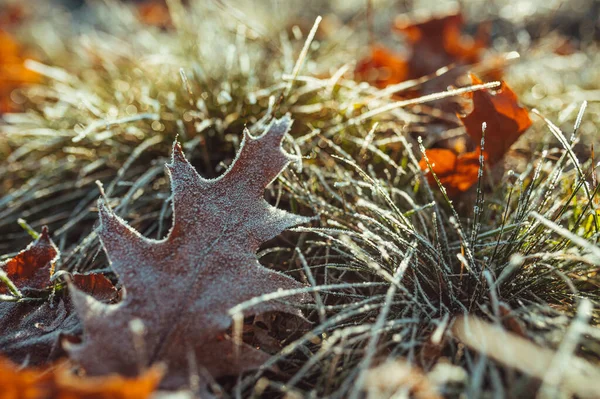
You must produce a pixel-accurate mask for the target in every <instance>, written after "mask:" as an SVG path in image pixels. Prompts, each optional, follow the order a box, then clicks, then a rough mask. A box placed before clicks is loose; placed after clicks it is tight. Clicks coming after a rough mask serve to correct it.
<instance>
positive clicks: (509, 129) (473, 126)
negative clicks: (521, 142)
mask: <svg viewBox="0 0 600 399" xmlns="http://www.w3.org/2000/svg"><path fill="white" fill-rule="evenodd" d="M471 80H472V82H473V84H474V85H477V84H482V83H483V82H482V81H481V80H480V79H479V78H478V77H477V76H475V75H473V74H471ZM468 97H470V98H471V99H472V100H473V110H472V111H471V113H469V114H468V115H466V116H459V117H460V120H461V121H462V123H463V124H464V125H465V129H466V131H467V134H468V135H469V137H471V139H472V140H473V142H474V143H475V144H476V145H477V146H479V143H480V142H481V136H482V128H481V126H482V124H483V123H484V122H485V123H486V125H487V127H486V131H485V146H484V151H485V153H486V154H487V156H488V158H489V161H490V164H492V165H493V164H495V163H496V162H498V161H499V160H500V159H502V157H503V156H504V154H506V152H507V151H508V149H509V148H510V146H512V145H513V144H514V143H515V142H516V141H517V140H518V139H519V137H521V135H522V134H523V133H524V132H525V130H527V129H528V128H529V126H531V119H530V118H529V113H528V112H527V110H526V109H525V108H523V107H521V106H519V102H518V99H517V95H516V94H515V93H514V92H513V91H512V90H511V89H510V87H508V85H507V84H506V83H504V82H502V85H501V86H500V88H499V89H498V90H497V91H495V92H492V91H490V90H479V91H475V92H472V93H468Z"/></svg>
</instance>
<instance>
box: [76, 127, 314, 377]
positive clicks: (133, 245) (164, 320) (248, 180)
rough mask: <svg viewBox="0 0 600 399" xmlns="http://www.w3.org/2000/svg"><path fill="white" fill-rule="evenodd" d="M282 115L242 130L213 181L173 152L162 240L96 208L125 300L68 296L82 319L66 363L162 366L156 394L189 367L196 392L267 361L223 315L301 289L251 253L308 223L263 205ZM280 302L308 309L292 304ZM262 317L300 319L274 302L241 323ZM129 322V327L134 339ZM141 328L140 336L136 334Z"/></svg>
mask: <svg viewBox="0 0 600 399" xmlns="http://www.w3.org/2000/svg"><path fill="white" fill-rule="evenodd" d="M291 124H292V121H291V119H290V117H289V116H285V117H283V118H281V119H279V120H275V121H273V123H272V124H271V125H270V126H269V127H268V128H267V129H266V131H265V133H264V134H263V135H262V136H260V137H256V138H255V137H252V136H250V133H249V132H248V131H247V130H246V131H245V132H244V139H243V141H242V145H241V148H240V150H239V152H238V155H237V157H236V159H235V160H234V162H233V164H232V165H231V167H230V168H229V169H228V170H227V172H226V173H225V174H224V175H222V176H220V177H218V178H216V179H213V180H207V179H204V178H202V177H201V176H200V175H198V173H197V172H196V170H195V169H194V167H193V166H192V165H191V164H190V163H189V162H188V161H187V160H186V159H185V157H184V155H183V152H182V149H181V147H180V145H179V144H175V145H174V147H173V155H172V160H171V163H170V164H168V165H167V169H168V172H169V175H170V177H171V185H172V191H173V201H172V202H173V214H174V216H173V218H174V221H173V226H172V228H171V231H170V232H169V234H168V236H167V237H166V238H164V239H162V240H151V239H148V238H145V237H143V236H142V235H141V234H140V233H138V232H137V231H135V230H134V229H133V228H131V227H130V226H128V225H127V223H126V222H125V221H124V220H123V219H121V218H119V217H118V216H116V215H115V214H114V213H113V212H112V211H111V210H110V209H109V208H107V206H106V205H105V204H104V202H103V201H100V203H99V210H100V230H99V236H100V239H101V241H102V245H103V247H104V250H105V251H106V253H107V255H108V258H109V260H110V262H111V267H112V268H113V269H114V270H115V272H116V273H117V275H118V276H119V279H120V280H121V282H122V284H123V286H124V288H125V295H124V298H123V301H122V302H120V303H118V304H115V305H105V304H102V303H100V302H98V301H97V300H95V299H94V298H92V297H90V296H88V295H85V294H83V293H82V292H80V291H79V290H77V289H73V290H72V294H73V300H74V303H75V305H76V309H77V312H78V314H79V315H80V317H81V318H82V320H83V324H84V337H83V342H82V343H81V344H76V345H73V344H70V345H69V347H68V348H67V349H68V352H69V354H70V356H71V357H72V358H73V359H74V360H76V361H77V362H78V363H79V364H81V365H82V366H83V367H84V368H85V370H86V371H87V372H88V373H89V374H90V375H105V374H109V373H113V372H118V373H120V374H123V375H128V376H132V375H136V374H137V373H138V371H139V367H140V365H141V366H145V365H151V364H153V363H155V362H159V361H160V362H165V363H166V364H167V365H168V372H167V376H166V377H165V380H164V382H163V384H162V385H163V387H167V388H174V387H180V386H183V385H186V384H187V382H188V381H189V377H190V373H191V371H190V367H189V364H190V362H195V363H196V364H197V365H198V369H199V370H200V376H199V378H200V386H201V387H205V386H206V384H207V383H208V382H209V381H210V378H208V377H207V376H206V372H208V373H209V374H210V376H212V378H218V377H220V376H223V375H235V374H238V373H241V372H244V371H246V370H250V369H254V368H256V367H258V366H259V365H260V364H262V363H263V362H264V360H265V359H266V358H268V356H267V355H266V354H265V353H264V352H261V351H259V350H256V349H254V348H253V347H251V346H249V345H246V344H240V345H239V346H237V345H236V344H235V343H234V342H233V341H232V340H231V339H229V338H228V337H227V336H225V335H224V334H223V333H224V332H225V331H226V330H227V329H228V328H230V327H231V325H232V318H231V316H230V315H229V313H228V311H229V310H230V309H231V308H232V307H233V306H235V305H237V304H239V303H241V302H243V301H246V300H248V299H251V298H254V297H257V296H260V295H264V294H268V293H272V292H274V291H277V290H278V289H291V288H300V287H302V286H303V285H302V284H300V283H299V282H297V281H295V280H294V279H292V278H290V277H288V276H286V275H284V274H281V273H278V272H275V271H272V270H269V269H267V268H265V267H263V266H261V265H260V264H259V263H258V260H257V258H256V255H255V253H256V251H257V249H258V247H259V245H261V244H262V243H263V242H265V241H266V240H269V239H271V238H273V237H275V236H277V235H278V234H279V233H281V232H282V231H283V230H285V229H287V228H289V227H292V226H296V225H298V224H300V223H305V222H307V221H309V220H310V219H308V218H306V217H302V216H298V215H292V214H290V213H288V212H285V211H283V210H280V209H276V208H274V207H272V206H271V205H269V204H268V203H267V202H266V201H265V199H264V198H263V196H264V189H265V187H266V186H267V185H268V184H269V183H270V182H271V181H272V180H273V179H275V178H276V177H277V175H278V174H279V173H280V172H281V171H282V170H283V169H284V168H285V167H286V166H287V165H288V163H289V162H290V157H289V156H288V155H287V154H285V153H284V152H283V150H282V149H281V140H282V139H283V136H284V135H285V134H286V132H287V131H288V129H289V127H290V126H291ZM287 301H288V302H289V301H292V302H301V301H302V302H304V301H310V296H309V295H297V296H294V297H290V298H287ZM269 311H283V312H287V313H291V314H295V315H300V311H298V310H297V309H295V308H294V307H292V306H290V305H285V304H283V303H279V302H273V301H270V302H262V303H260V304H258V305H256V306H254V307H253V308H251V309H249V310H248V311H247V312H246V313H244V316H251V315H256V314H261V313H264V312H269ZM132 323H133V324H135V325H137V327H140V328H136V329H134V330H135V331H133V332H132V329H131V326H132ZM142 326H143V327H142Z"/></svg>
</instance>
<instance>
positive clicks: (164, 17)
mask: <svg viewBox="0 0 600 399" xmlns="http://www.w3.org/2000/svg"><path fill="white" fill-rule="evenodd" d="M137 11H138V16H139V18H140V21H142V22H143V23H144V24H146V25H151V26H156V27H159V28H163V29H166V28H171V27H173V21H172V20H171V14H170V13H169V7H167V4H166V3H165V2H164V1H158V0H150V1H145V2H142V3H140V4H138V5H137Z"/></svg>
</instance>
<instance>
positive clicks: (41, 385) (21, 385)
mask: <svg viewBox="0 0 600 399" xmlns="http://www.w3.org/2000/svg"><path fill="white" fill-rule="evenodd" d="M162 374H163V372H162V369H161V368H160V367H154V368H151V369H148V370H146V371H145V372H144V373H143V374H141V375H140V376H139V377H137V378H123V377H121V376H117V375H111V376H107V377H78V376H75V375H73V374H72V373H71V372H70V371H69V369H68V367H66V366H64V365H63V366H58V367H54V368H48V369H20V368H18V367H17V366H16V365H15V364H13V363H12V362H10V361H8V360H7V359H3V358H1V357H0V399H144V398H147V397H149V396H150V394H152V392H154V391H155V389H156V387H157V386H158V384H159V382H160V379H161V377H162Z"/></svg>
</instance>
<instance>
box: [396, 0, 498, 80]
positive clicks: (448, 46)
mask: <svg viewBox="0 0 600 399" xmlns="http://www.w3.org/2000/svg"><path fill="white" fill-rule="evenodd" d="M463 25H464V18H463V16H462V14H461V13H460V12H454V13H451V14H449V15H444V16H428V17H425V18H420V19H414V18H410V17H407V16H406V15H400V16H398V17H397V18H396V20H395V23H394V29H395V30H396V31H398V32H400V33H402V34H404V36H405V37H406V40H407V42H408V43H409V45H410V47H411V49H412V52H411V55H410V58H409V60H408V70H409V72H408V78H409V79H414V78H418V77H421V76H424V75H429V74H431V73H434V72H435V71H437V70H438V69H440V68H442V67H444V66H447V65H450V64H472V63H475V62H478V61H479V60H480V58H481V54H482V52H483V50H484V49H485V48H486V47H487V45H488V41H489V34H488V32H487V26H486V25H482V26H481V27H480V30H479V32H478V34H477V35H476V37H471V36H466V35H463V34H462V28H463Z"/></svg>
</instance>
